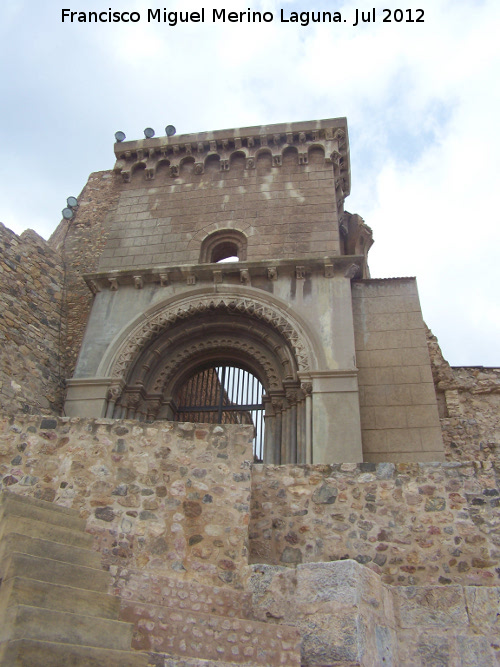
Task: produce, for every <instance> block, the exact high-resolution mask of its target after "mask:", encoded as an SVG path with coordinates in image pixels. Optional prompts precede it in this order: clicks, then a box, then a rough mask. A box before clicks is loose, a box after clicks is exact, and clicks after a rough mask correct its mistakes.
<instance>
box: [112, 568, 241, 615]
mask: <svg viewBox="0 0 500 667" xmlns="http://www.w3.org/2000/svg"><path fill="white" fill-rule="evenodd" d="M111 573H112V576H113V586H112V590H113V592H114V593H115V594H116V595H119V596H120V597H121V598H122V599H124V600H127V599H128V600H135V601H136V602H147V603H149V604H155V605H160V606H164V607H173V608H175V609H183V610H190V611H195V612H201V613H204V614H215V615H216V616H226V617H229V618H251V617H252V616H251V614H252V596H251V594H250V593H243V592H242V591H236V590H234V589H232V588H227V587H222V586H208V585H205V584H199V583H197V582H195V581H186V580H183V579H175V578H172V577H167V576H161V575H157V574H154V573H150V572H137V571H135V570H130V569H128V568H118V569H117V570H115V568H111Z"/></svg>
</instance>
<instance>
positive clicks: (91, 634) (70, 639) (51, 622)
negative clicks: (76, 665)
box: [0, 604, 133, 664]
mask: <svg viewBox="0 0 500 667" xmlns="http://www.w3.org/2000/svg"><path fill="white" fill-rule="evenodd" d="M132 629H133V628H132V625H131V624H130V623H126V622H122V621H113V620H109V619H105V618H99V619H96V618H95V617H93V616H84V615H83V614H69V613H68V612H61V611H54V610H52V609H39V608H37V607H31V606H28V605H23V604H19V605H15V606H13V607H8V608H7V609H6V611H5V614H4V618H3V622H2V623H1V624H0V642H6V641H9V640H15V639H39V640H42V641H50V642H57V643H60V644H77V645H80V646H94V647H99V648H108V649H113V650H119V651H127V650H129V649H130V640H131V637H132ZM65 664H66V663H65Z"/></svg>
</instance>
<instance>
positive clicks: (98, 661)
mask: <svg viewBox="0 0 500 667" xmlns="http://www.w3.org/2000/svg"><path fill="white" fill-rule="evenodd" d="M2 649H3V652H2ZM149 664H150V663H149V659H148V656H147V654H145V653H139V652H137V651H116V650H115V651H113V650H110V649H104V648H94V647H91V646H75V645H74V644H58V643H55V642H46V641H39V640H34V639H18V640H15V641H10V642H6V643H5V645H4V646H2V645H0V665H2V666H5V667H62V665H64V666H65V667H148V665H149Z"/></svg>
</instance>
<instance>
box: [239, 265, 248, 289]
mask: <svg viewBox="0 0 500 667" xmlns="http://www.w3.org/2000/svg"><path fill="white" fill-rule="evenodd" d="M240 281H241V282H242V283H243V284H244V285H250V271H249V270H248V269H241V270H240Z"/></svg>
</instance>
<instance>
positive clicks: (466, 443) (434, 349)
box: [427, 330, 500, 461]
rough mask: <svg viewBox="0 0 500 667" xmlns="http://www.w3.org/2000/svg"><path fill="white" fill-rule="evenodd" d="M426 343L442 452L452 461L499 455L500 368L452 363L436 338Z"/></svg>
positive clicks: (432, 337) (495, 458)
mask: <svg viewBox="0 0 500 667" xmlns="http://www.w3.org/2000/svg"><path fill="white" fill-rule="evenodd" d="M427 344H428V347H429V356H430V359H431V368H432V375H433V379H434V386H435V387H436V396H437V400H438V407H439V414H440V418H441V429H442V431H443V442H444V447H445V454H446V458H447V459H448V460H452V461H495V460H498V459H499V457H500V368H484V367H483V366H475V367H452V366H450V365H449V364H448V362H447V361H446V360H445V359H444V357H443V354H442V352H441V349H440V347H439V344H438V341H437V338H436V337H435V336H433V335H432V333H431V331H429V330H427Z"/></svg>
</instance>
